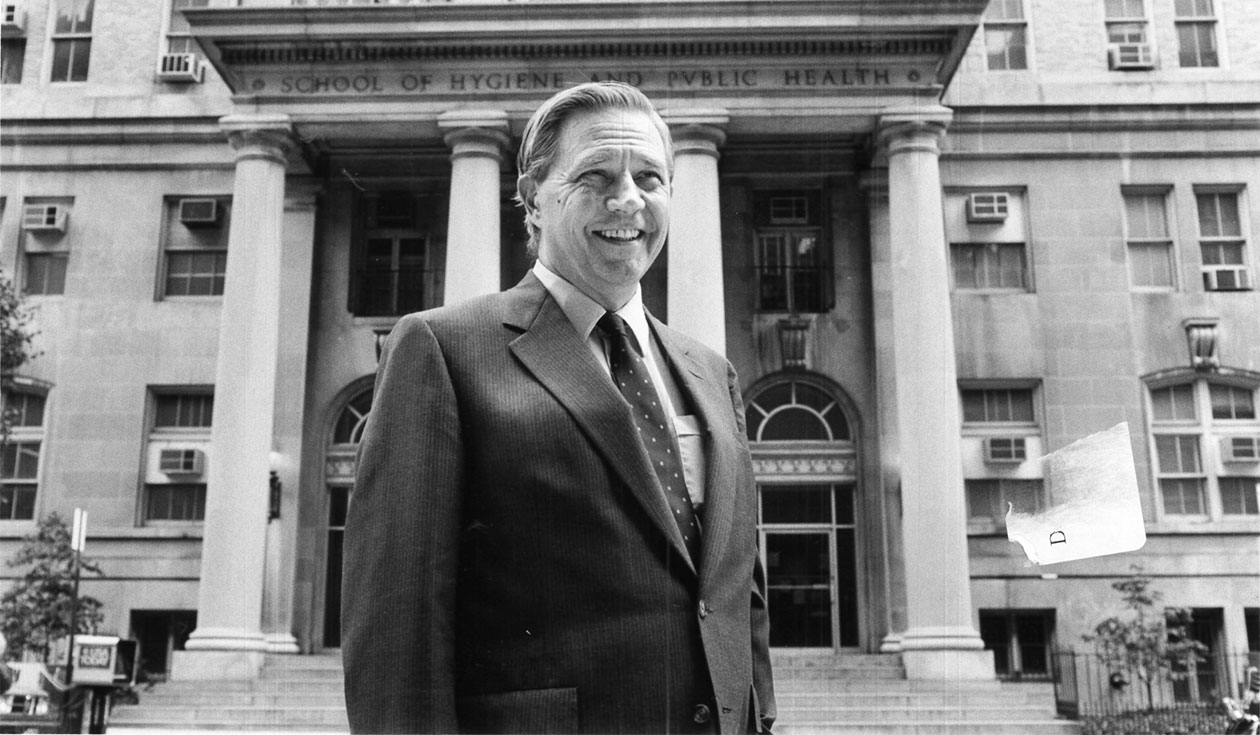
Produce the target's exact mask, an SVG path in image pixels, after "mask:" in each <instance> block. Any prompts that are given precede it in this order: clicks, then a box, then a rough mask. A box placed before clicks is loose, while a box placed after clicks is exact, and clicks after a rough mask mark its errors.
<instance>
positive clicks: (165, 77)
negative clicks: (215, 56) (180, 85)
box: [158, 54, 206, 84]
mask: <svg viewBox="0 0 1260 735" xmlns="http://www.w3.org/2000/svg"><path fill="white" fill-rule="evenodd" d="M205 73H206V67H205V64H203V63H202V62H201V57H199V56H198V55H197V54H162V59H161V61H160V62H159V63H158V79H161V80H162V81H164V82H190V83H194V84H200V83H201V80H202V79H203V78H204V77H205Z"/></svg>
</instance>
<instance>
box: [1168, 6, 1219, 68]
mask: <svg viewBox="0 0 1260 735" xmlns="http://www.w3.org/2000/svg"><path fill="white" fill-rule="evenodd" d="M1174 10H1175V12H1176V23H1177V49H1178V52H1177V60H1178V62H1179V63H1180V64H1181V66H1183V67H1194V66H1220V58H1219V57H1218V56H1217V53H1216V12H1215V9H1214V8H1213V0H1176V3H1175V6H1174Z"/></svg>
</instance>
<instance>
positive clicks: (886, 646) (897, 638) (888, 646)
mask: <svg viewBox="0 0 1260 735" xmlns="http://www.w3.org/2000/svg"><path fill="white" fill-rule="evenodd" d="M879 652H880V653H901V634H900V633H889V634H888V635H886V636H884V639H883V640H882V641H880V642H879Z"/></svg>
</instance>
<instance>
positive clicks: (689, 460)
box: [533, 261, 706, 510]
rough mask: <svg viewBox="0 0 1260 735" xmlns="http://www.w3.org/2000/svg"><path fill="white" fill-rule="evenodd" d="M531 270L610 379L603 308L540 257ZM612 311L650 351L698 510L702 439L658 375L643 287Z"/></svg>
mask: <svg viewBox="0 0 1260 735" xmlns="http://www.w3.org/2000/svg"><path fill="white" fill-rule="evenodd" d="M533 270H534V275H535V276H537V277H538V280H540V281H542V284H543V286H544V287H545V288H546V289H547V292H548V293H550V294H551V298H553V299H555V300H556V303H557V304H559V305H560V309H561V310H562V311H563V312H564V314H565V316H567V317H568V318H569V322H570V323H571V324H573V328H574V329H575V330H577V333H578V336H579V337H581V338H582V339H583V340H584V341H585V342H586V346H587V347H589V348H590V350H591V354H592V355H594V356H595V359H596V360H598V361H599V364H600V365H602V366H603V367H604V372H605V373H607V374H608V378H609V380H612V367H611V363H610V362H609V359H608V354H609V352H608V350H609V345H608V340H606V339H604V338H603V336H602V335H601V333H600V332H598V331H596V329H595V326H596V324H597V323H598V322H599V320H600V319H601V318H603V316H604V313H605V312H606V311H607V309H605V308H604V307H603V306H601V305H600V304H599V303H598V302H597V301H595V300H594V299H592V298H591V297H589V296H587V295H586V294H584V293H582V292H581V291H580V290H578V288H577V287H576V286H574V285H573V284H572V283H569V282H568V281H566V280H565V279H564V278H563V277H562V276H560V275H558V274H556V273H555V272H553V271H552V270H551V269H550V268H548V267H547V266H545V265H543V264H542V261H535V262H534V269H533ZM614 313H615V314H616V315H617V316H619V317H621V318H622V319H623V320H625V322H626V324H627V325H628V326H629V327H630V331H632V332H634V337H635V339H637V340H638V341H639V345H640V346H641V347H643V348H644V349H646V351H647V353H648V354H649V355H651V359H650V360H649V359H645V360H644V362H645V363H646V364H647V370H648V375H649V377H651V378H652V385H654V386H655V387H656V392H657V395H658V397H659V398H660V401H661V406H662V407H663V408H664V409H665V415H666V417H668V418H670V419H671V422H670V423H671V425H672V426H673V429H674V438H675V440H676V441H677V442H678V454H679V457H680V458H681V459H682V463H683V477H684V479H685V480H686V482H687V494H688V495H690V496H691V502H692V505H694V506H696V509H697V510H699V509H700V506H701V504H703V503H704V477H705V474H704V473H705V465H706V463H705V456H704V443H703V441H702V437H701V434H700V422H699V420H698V418H697V417H696V416H680V415H678V412H677V411H676V410H675V407H674V402H673V400H672V399H671V397H670V394H669V384H668V383H667V382H666V381H665V378H664V377H663V376H662V373H663V371H664V370H668V369H669V367H668V365H669V363H668V362H667V361H666V360H665V358H664V356H663V355H662V354H661V352H660V349H659V348H658V347H657V346H656V340H655V339H654V338H653V337H652V328H651V327H650V326H649V325H648V320H647V313H646V312H645V311H644V310H643V290H642V289H641V288H639V287H638V286H636V287H635V289H634V295H633V296H631V297H630V300H629V301H627V302H626V303H625V305H624V306H622V307H621V308H620V309H618V310H617V311H616V312H614ZM645 357H646V355H645Z"/></svg>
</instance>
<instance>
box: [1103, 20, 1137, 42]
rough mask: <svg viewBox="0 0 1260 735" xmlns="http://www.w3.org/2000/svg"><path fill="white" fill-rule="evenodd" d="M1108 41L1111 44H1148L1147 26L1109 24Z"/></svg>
mask: <svg viewBox="0 0 1260 735" xmlns="http://www.w3.org/2000/svg"><path fill="white" fill-rule="evenodd" d="M1107 40H1108V41H1109V42H1111V43H1146V24H1145V23H1108V24H1107Z"/></svg>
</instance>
